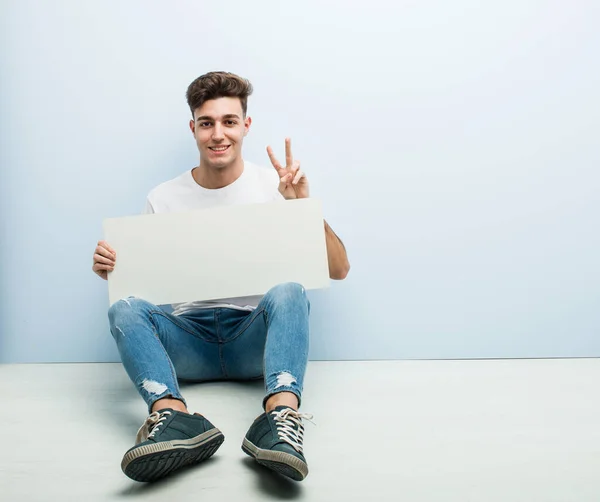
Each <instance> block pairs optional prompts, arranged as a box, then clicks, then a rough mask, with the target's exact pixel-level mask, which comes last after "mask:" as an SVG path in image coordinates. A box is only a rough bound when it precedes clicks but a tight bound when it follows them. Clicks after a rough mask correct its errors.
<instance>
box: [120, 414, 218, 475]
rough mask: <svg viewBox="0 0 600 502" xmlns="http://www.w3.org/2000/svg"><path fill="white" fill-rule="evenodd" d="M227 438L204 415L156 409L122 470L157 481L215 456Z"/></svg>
mask: <svg viewBox="0 0 600 502" xmlns="http://www.w3.org/2000/svg"><path fill="white" fill-rule="evenodd" d="M224 440H225V436H223V433H222V432H221V431H220V430H219V429H217V428H216V427H215V426H214V425H213V424H211V423H210V422H209V421H208V420H206V418H204V417H203V416H202V415H200V414H198V413H195V414H194V415H190V414H189V413H183V412H181V411H175V410H172V409H170V408H166V409H164V410H159V411H155V412H154V413H152V414H151V415H150V416H149V417H148V418H147V419H146V421H145V422H144V425H142V427H140V430H139V431H138V433H137V437H136V439H135V446H134V447H133V448H131V449H129V450H128V451H127V452H126V453H125V455H124V456H123V461H122V462H121V469H122V470H123V472H124V473H125V474H126V475H127V476H129V477H130V478H131V479H134V480H135V481H155V480H157V479H159V478H162V477H164V476H166V475H168V474H170V473H171V472H173V471H175V470H177V469H180V468H181V467H184V466H186V465H190V464H196V463H199V462H202V461H203V460H206V459H207V458H209V457H211V456H212V455H213V454H214V453H215V452H216V451H217V450H218V449H219V446H221V444H222V443H223V441H224Z"/></svg>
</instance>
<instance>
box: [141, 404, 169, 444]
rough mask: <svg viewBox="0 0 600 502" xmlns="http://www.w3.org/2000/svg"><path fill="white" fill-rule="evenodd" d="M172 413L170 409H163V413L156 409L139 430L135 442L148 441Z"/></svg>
mask: <svg viewBox="0 0 600 502" xmlns="http://www.w3.org/2000/svg"><path fill="white" fill-rule="evenodd" d="M170 414H171V412H170V411H163V412H162V413H159V412H158V411H155V412H154V413H151V414H150V415H149V416H148V418H147V419H146V421H145V422H144V424H143V425H142V426H141V427H140V429H139V430H138V433H137V435H136V437H135V444H139V443H142V442H144V441H146V440H147V439H149V438H153V437H154V434H155V433H156V432H158V430H159V428H160V426H161V425H162V424H163V422H164V421H165V420H166V419H167V418H168V415H170Z"/></svg>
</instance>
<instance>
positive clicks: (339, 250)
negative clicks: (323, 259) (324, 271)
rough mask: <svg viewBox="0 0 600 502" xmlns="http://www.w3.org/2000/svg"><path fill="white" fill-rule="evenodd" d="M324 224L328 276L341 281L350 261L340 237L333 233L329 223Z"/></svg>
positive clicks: (348, 268)
mask: <svg viewBox="0 0 600 502" xmlns="http://www.w3.org/2000/svg"><path fill="white" fill-rule="evenodd" d="M323 223H324V224H325V242H326V244H327V263H328V264H329V277H330V278H331V279H335V280H338V281H341V280H342V279H345V278H346V276H347V275H348V272H349V271H350V262H349V261H348V255H347V254H346V248H345V247H344V243H343V242H342V241H341V240H340V238H339V237H338V236H337V235H335V232H334V231H333V229H332V228H331V227H330V226H329V224H328V223H327V222H326V221H325V220H323Z"/></svg>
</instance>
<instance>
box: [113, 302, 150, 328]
mask: <svg viewBox="0 0 600 502" xmlns="http://www.w3.org/2000/svg"><path fill="white" fill-rule="evenodd" d="M151 307H152V304H151V303H149V302H147V301H146V300H142V299H141V298H135V297H133V296H131V297H129V298H123V299H121V300H119V301H117V302H115V303H113V304H112V305H111V306H110V308H109V309H108V319H109V321H110V323H111V325H115V323H116V322H118V321H119V320H122V319H124V318H125V319H127V318H131V317H135V316H137V315H139V314H140V313H142V312H145V311H148V309H149V308H151Z"/></svg>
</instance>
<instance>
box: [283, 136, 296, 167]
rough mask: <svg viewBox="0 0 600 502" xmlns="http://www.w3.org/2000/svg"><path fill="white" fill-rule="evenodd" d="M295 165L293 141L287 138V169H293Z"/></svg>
mask: <svg viewBox="0 0 600 502" xmlns="http://www.w3.org/2000/svg"><path fill="white" fill-rule="evenodd" d="M293 163H294V157H292V140H291V139H290V138H285V167H287V168H288V169H289V168H290V167H292V164H293Z"/></svg>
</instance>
